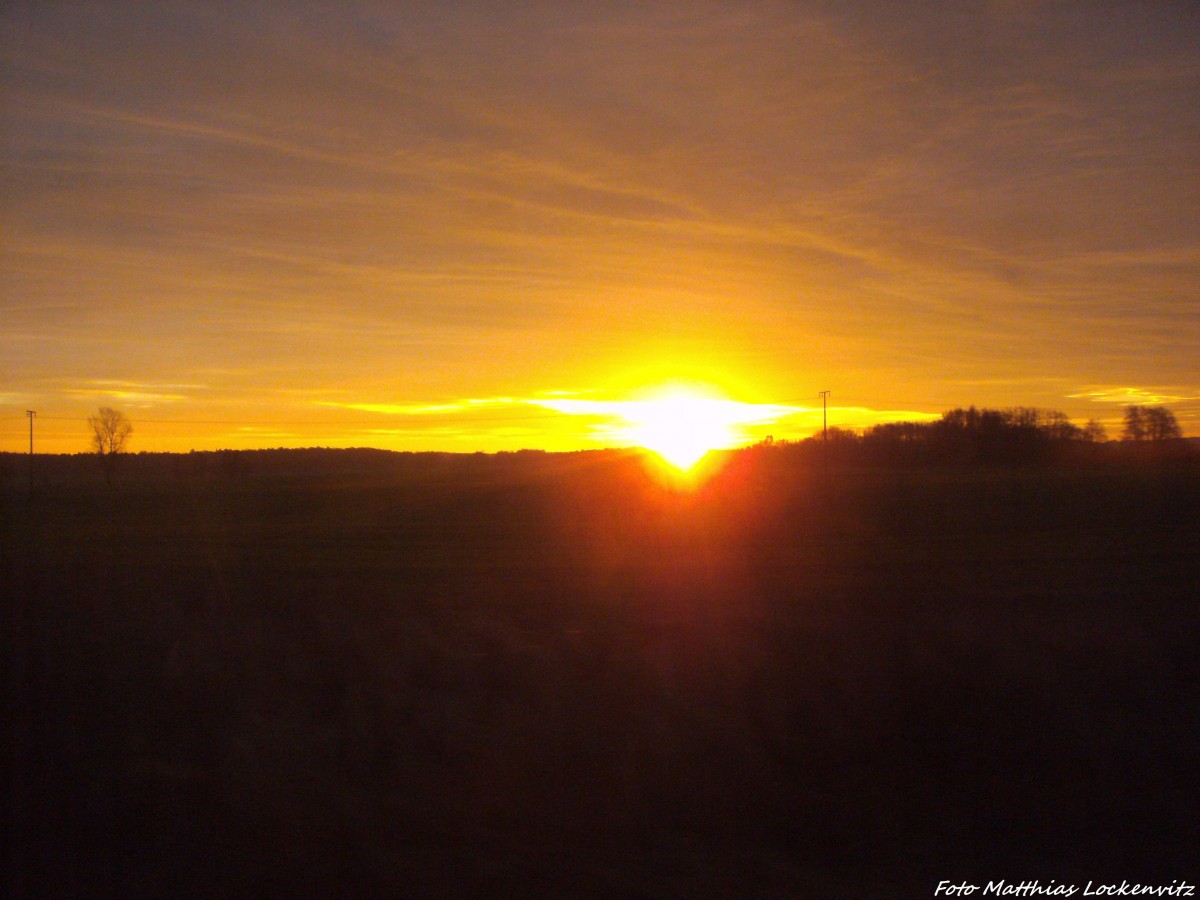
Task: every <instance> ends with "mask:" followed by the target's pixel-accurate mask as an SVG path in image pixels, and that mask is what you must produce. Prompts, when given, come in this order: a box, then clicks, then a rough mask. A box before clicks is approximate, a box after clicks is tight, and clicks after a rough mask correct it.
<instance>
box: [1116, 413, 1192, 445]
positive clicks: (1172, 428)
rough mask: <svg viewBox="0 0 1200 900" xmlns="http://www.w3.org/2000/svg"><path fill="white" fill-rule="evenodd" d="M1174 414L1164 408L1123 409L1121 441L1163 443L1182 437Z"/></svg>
mask: <svg viewBox="0 0 1200 900" xmlns="http://www.w3.org/2000/svg"><path fill="white" fill-rule="evenodd" d="M1182 436H1183V432H1182V431H1180V429H1179V423H1178V422H1177V421H1175V414H1174V413H1173V412H1171V411H1170V410H1169V409H1167V408H1166V407H1165V406H1127V407H1125V427H1124V429H1123V430H1122V431H1121V439H1122V440H1125V441H1165V440H1169V439H1171V438H1177V437H1182Z"/></svg>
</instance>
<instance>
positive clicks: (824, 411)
mask: <svg viewBox="0 0 1200 900" xmlns="http://www.w3.org/2000/svg"><path fill="white" fill-rule="evenodd" d="M817 393H818V394H820V395H821V468H822V469H824V473H825V480H826V481H828V480H829V393H830V392H829V391H817Z"/></svg>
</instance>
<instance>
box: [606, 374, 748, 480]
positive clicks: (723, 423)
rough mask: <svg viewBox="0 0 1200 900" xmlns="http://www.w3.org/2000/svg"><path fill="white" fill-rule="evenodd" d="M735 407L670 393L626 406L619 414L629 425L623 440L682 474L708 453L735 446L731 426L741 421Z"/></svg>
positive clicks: (693, 395)
mask: <svg viewBox="0 0 1200 900" xmlns="http://www.w3.org/2000/svg"><path fill="white" fill-rule="evenodd" d="M738 406H739V404H736V403H733V402H732V401H729V400H721V399H716V398H712V397H702V396H699V395H695V394H689V393H684V392H682V391H678V390H672V391H670V392H668V393H665V394H663V395H661V396H659V397H656V398H653V399H648V400H642V401H634V402H631V403H629V404H628V408H627V410H626V411H625V412H624V413H622V415H623V417H624V418H625V419H626V420H627V421H628V422H629V423H630V427H629V428H628V429H626V430H625V432H624V433H625V437H626V438H627V439H628V440H629V441H631V442H632V443H634V444H637V445H638V446H640V447H645V448H646V449H647V450H653V451H654V452H655V453H657V454H658V455H659V456H661V457H662V458H663V459H665V460H666V461H667V462H669V463H670V464H671V465H673V466H675V467H676V468H677V469H680V470H683V471H686V470H688V469H690V468H692V466H694V465H695V464H696V463H698V462H699V461H700V460H701V459H703V458H704V457H705V456H706V455H708V453H709V451H711V450H719V449H724V448H726V447H730V446H733V445H734V444H735V443H737V441H738V437H739V435H738V433H737V432H736V431H735V429H734V426H735V425H737V424H738V423H739V422H741V421H744V418H745V413H744V412H743V411H741V410H740V409H738Z"/></svg>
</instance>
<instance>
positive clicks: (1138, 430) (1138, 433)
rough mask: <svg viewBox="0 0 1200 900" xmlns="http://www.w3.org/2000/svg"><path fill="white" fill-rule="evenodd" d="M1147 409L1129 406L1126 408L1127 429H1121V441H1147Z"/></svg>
mask: <svg viewBox="0 0 1200 900" xmlns="http://www.w3.org/2000/svg"><path fill="white" fill-rule="evenodd" d="M1145 412H1146V407H1144V406H1127V407H1125V427H1124V428H1123V429H1121V440H1123V441H1144V440H1146V416H1145Z"/></svg>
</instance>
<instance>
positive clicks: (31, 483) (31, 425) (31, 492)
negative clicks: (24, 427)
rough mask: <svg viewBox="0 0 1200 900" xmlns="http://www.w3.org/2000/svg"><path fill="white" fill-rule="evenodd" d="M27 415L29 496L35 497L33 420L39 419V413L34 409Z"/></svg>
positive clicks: (28, 410) (27, 412)
mask: <svg viewBox="0 0 1200 900" xmlns="http://www.w3.org/2000/svg"><path fill="white" fill-rule="evenodd" d="M25 415H27V416H29V496H30V497H32V496H33V420H34V419H35V418H36V417H37V411H36V410H32V409H27V410H25Z"/></svg>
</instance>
